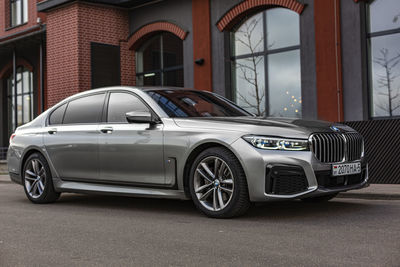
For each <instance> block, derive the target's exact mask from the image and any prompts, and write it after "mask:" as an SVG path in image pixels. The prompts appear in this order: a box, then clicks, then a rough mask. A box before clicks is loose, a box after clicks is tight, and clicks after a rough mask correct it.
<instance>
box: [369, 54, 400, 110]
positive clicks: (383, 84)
mask: <svg viewBox="0 0 400 267" xmlns="http://www.w3.org/2000/svg"><path fill="white" fill-rule="evenodd" d="M379 52H380V53H381V56H380V57H375V59H374V63H376V64H378V65H379V66H381V67H382V68H384V69H385V74H383V75H381V74H377V77H378V81H377V82H378V85H379V87H380V88H385V89H386V90H385V91H386V92H385V91H383V92H379V93H378V95H383V96H386V97H387V98H388V101H387V103H377V104H376V105H377V107H379V108H381V109H382V110H384V111H386V112H388V113H389V116H390V117H392V116H393V112H394V111H396V110H397V109H398V108H400V101H397V102H396V100H397V99H398V98H399V97H400V88H396V89H394V88H393V85H394V81H395V79H397V78H398V77H399V76H400V75H399V74H397V75H395V74H394V73H393V69H394V68H395V67H396V66H397V65H398V64H399V63H400V54H397V56H394V57H392V58H389V57H388V54H389V50H388V49H387V48H382V49H381V50H380V51H379Z"/></svg>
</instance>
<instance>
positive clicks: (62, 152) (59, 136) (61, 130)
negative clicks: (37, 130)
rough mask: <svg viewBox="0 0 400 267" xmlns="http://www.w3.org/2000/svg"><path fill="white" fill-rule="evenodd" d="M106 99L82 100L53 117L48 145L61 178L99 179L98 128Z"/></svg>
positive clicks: (102, 95) (47, 134) (90, 97)
mask: <svg viewBox="0 0 400 267" xmlns="http://www.w3.org/2000/svg"><path fill="white" fill-rule="evenodd" d="M105 96H106V94H105V93H100V94H93V95H88V96H84V97H80V98H77V99H74V100H71V101H69V102H68V103H66V104H64V105H61V106H60V107H58V108H57V109H55V110H54V111H53V112H52V113H51V114H50V116H49V120H48V126H47V127H46V132H45V135H44V144H45V147H46V150H47V153H48V155H49V157H50V161H51V163H52V164H53V166H54V168H55V169H56V171H57V173H58V175H59V177H60V178H62V179H64V180H79V181H86V180H93V179H98V177H99V161H98V156H99V155H98V152H99V151H98V142H99V136H100V132H99V130H98V129H99V122H100V119H101V117H102V111H103V106H104V102H105Z"/></svg>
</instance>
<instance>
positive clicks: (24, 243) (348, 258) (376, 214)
mask: <svg viewBox="0 0 400 267" xmlns="http://www.w3.org/2000/svg"><path fill="white" fill-rule="evenodd" d="M399 252H400V201H399V200H361V199H360V200H357V199H348V198H346V199H344V198H340V199H336V200H334V201H332V202H329V203H325V204H309V203H302V202H297V201H294V202H276V203H268V204H263V205H258V206H256V207H253V208H252V209H251V210H250V212H249V213H248V214H247V216H245V217H242V218H236V219H232V220H216V219H209V218H206V217H205V216H203V215H201V214H200V213H198V212H197V211H196V210H195V208H194V206H193V205H192V204H191V202H190V201H175V200H155V199H139V198H123V197H110V196H93V195H92V196H87V195H75V194H65V195H63V196H62V198H61V199H60V200H59V201H58V202H57V203H56V204H51V205H34V204H31V203H30V202H28V200H27V199H26V198H25V196H24V193H23V189H22V187H20V186H18V185H15V184H11V183H8V182H5V181H4V180H2V181H0V266H18V265H32V266H45V265H52V266H54V265H56V264H57V265H62V266H63V265H69V266H70V265H72V266H76V265H79V266H92V265H112V266H127V265H135V266H154V265H157V266H158V265H173V266H176V265H178V266H182V265H185V266H187V265H195V266H200V265H221V266H228V265H229V266H232V265H233V266H261V265H262V266H272V265H285V266H288V265H290V266H293V265H296V266H297V265H304V266H399V265H400V253H399Z"/></svg>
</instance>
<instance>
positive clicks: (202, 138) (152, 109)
mask: <svg viewBox="0 0 400 267" xmlns="http://www.w3.org/2000/svg"><path fill="white" fill-rule="evenodd" d="M8 168H9V173H10V177H11V179H12V180H13V181H14V182H16V183H19V184H21V185H23V186H24V189H25V193H26V196H27V197H28V199H29V200H30V201H32V202H33V203H49V202H54V201H56V200H57V199H58V198H59V196H60V194H61V193H62V192H75V193H103V194H116V195H126V196H140V197H157V198H178V199H192V200H193V202H194V203H195V205H196V207H197V208H198V209H199V210H200V211H202V212H203V213H205V214H206V215H208V216H210V217H217V218H227V217H234V216H239V215H242V214H244V213H245V212H246V211H247V210H248V208H249V206H250V203H251V202H260V201H268V200H277V199H302V200H305V201H327V200H329V199H331V198H333V197H335V196H336V195H337V194H338V193H339V192H342V191H347V190H351V189H357V188H361V187H363V186H365V185H366V184H367V181H368V166H367V163H366V161H365V157H364V143H363V138H362V137H361V135H360V134H359V133H357V132H356V131H354V130H353V129H351V128H350V127H348V126H345V125H340V124H337V123H327V122H321V121H306V120H300V119H287V118H286V119H283V118H275V119H274V118H259V117H255V116H254V115H252V114H250V113H248V112H247V111H245V110H243V109H242V108H240V107H239V106H237V105H235V104H234V103H232V102H231V101H229V100H227V99H225V98H223V97H221V96H219V95H216V94H213V93H209V92H204V91H197V90H185V89H176V88H162V89H158V88H150V89H138V88H133V87H112V88H102V89H97V90H91V91H87V92H84V93H80V94H77V95H74V96H71V97H69V98H67V99H65V100H63V101H61V102H60V103H58V104H57V105H55V106H54V107H52V108H50V109H49V110H47V111H46V112H44V113H42V114H41V115H40V116H38V117H37V118H36V119H35V120H33V121H32V122H30V123H28V124H26V125H24V126H21V127H19V128H18V129H17V130H16V131H15V133H14V134H13V135H12V136H11V138H10V147H9V150H8Z"/></svg>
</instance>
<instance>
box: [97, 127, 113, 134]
mask: <svg viewBox="0 0 400 267" xmlns="http://www.w3.org/2000/svg"><path fill="white" fill-rule="evenodd" d="M113 131H114V129H113V128H112V127H104V128H101V129H100V132H102V133H105V134H110V133H112V132H113Z"/></svg>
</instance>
